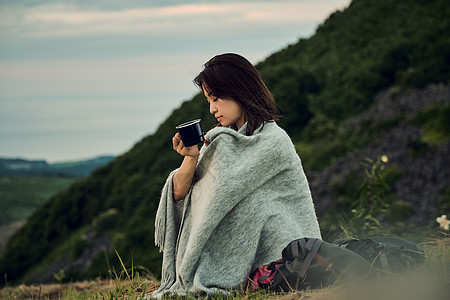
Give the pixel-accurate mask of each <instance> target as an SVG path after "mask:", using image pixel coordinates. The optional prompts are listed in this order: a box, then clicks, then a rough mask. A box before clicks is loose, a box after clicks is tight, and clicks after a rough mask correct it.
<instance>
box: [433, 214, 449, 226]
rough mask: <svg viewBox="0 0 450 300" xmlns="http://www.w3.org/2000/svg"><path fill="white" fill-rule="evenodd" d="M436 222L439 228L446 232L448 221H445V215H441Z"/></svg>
mask: <svg viewBox="0 0 450 300" xmlns="http://www.w3.org/2000/svg"><path fill="white" fill-rule="evenodd" d="M436 222H438V223H439V227H442V228H444V229H445V230H448V227H449V225H450V220H447V215H442V216H440V217H437V218H436Z"/></svg>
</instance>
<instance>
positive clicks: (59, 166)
mask: <svg viewBox="0 0 450 300" xmlns="http://www.w3.org/2000/svg"><path fill="white" fill-rule="evenodd" d="M114 158H115V156H110V155H109V156H99V157H96V158H93V159H87V160H79V161H70V162H61V163H47V161H45V160H27V159H21V158H15V159H10V158H0V175H36V174H45V175H67V176H76V177H81V176H87V175H89V174H90V173H91V172H92V171H94V170H95V169H98V168H99V167H102V166H104V165H106V164H107V163H109V162H111V161H112V160H114Z"/></svg>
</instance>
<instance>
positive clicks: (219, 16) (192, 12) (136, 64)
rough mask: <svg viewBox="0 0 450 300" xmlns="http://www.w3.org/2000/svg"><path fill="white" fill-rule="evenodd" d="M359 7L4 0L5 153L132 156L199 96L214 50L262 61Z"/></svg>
mask: <svg viewBox="0 0 450 300" xmlns="http://www.w3.org/2000/svg"><path fill="white" fill-rule="evenodd" d="M349 3H350V0H297V1H289V0H280V1H275V0H274V1H251V0H245V1H187V0H186V1H170V0H169V1H162V0H161V1H151V0H148V1H144V0H127V1H125V0H123V1H110V0H101V1H92V0H72V1H56V0H47V1H32V0H23V1H20V0H9V1H7V0H0V157H10V158H13V157H14V158H15V157H21V158H27V159H45V160H47V161H49V162H55V161H67V160H76V159H84V158H92V157H95V156H98V155H103V154H113V155H119V154H122V153H123V152H125V151H127V150H128V149H130V148H131V147H132V146H133V144H135V143H136V142H138V141H139V140H140V139H141V138H143V137H144V136H146V135H148V134H151V133H153V132H154V131H155V130H156V128H157V126H158V125H159V124H160V123H161V122H162V121H163V120H164V119H165V118H167V116H168V115H169V114H170V113H171V111H172V110H173V109H174V108H176V107H177V106H179V105H180V104H181V102H183V101H184V100H188V99H190V98H192V96H193V95H195V94H196V93H197V89H196V88H195V86H194V85H193V83H192V79H193V78H194V77H195V76H196V75H197V73H198V72H200V71H201V69H202V64H203V63H205V62H206V61H207V60H208V59H209V58H211V57H212V56H214V55H216V54H219V53H225V52H236V53H240V54H242V55H244V56H245V57H247V58H248V59H249V60H250V61H251V62H252V63H257V62H259V61H261V60H263V59H264V58H265V57H267V56H268V55H270V54H271V53H273V52H275V51H277V50H280V49H282V48H284V47H286V46H287V45H289V44H293V43H295V42H297V41H298V39H299V38H300V37H309V36H311V35H312V34H313V33H314V31H315V29H316V27H317V25H319V24H320V23H322V22H323V21H324V20H325V19H326V18H327V17H328V16H329V15H330V14H331V13H332V12H334V11H336V10H337V9H343V8H345V7H346V6H348V4H349ZM175 125H176V124H174V126H175ZM150 155H151V154H150Z"/></svg>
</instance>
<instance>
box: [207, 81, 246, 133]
mask: <svg viewBox="0 0 450 300" xmlns="http://www.w3.org/2000/svg"><path fill="white" fill-rule="evenodd" d="M203 94H204V95H205V97H206V100H207V101H208V103H209V112H210V113H211V114H213V115H214V117H215V118H216V120H217V122H219V123H220V124H221V125H222V126H224V127H228V126H231V125H233V124H234V125H236V127H237V128H238V129H240V128H241V127H242V125H244V123H245V118H244V112H243V110H242V108H241V106H240V105H239V103H237V102H236V101H234V100H231V99H221V98H217V97H216V96H213V95H210V94H209V92H208V90H207V89H205V87H203Z"/></svg>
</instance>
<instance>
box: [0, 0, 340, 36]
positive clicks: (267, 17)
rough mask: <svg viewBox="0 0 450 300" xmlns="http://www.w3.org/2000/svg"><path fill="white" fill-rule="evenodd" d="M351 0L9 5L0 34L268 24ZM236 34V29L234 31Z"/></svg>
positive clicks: (317, 16) (1, 15) (316, 16)
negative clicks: (108, 7)
mask: <svg viewBox="0 0 450 300" xmlns="http://www.w3.org/2000/svg"><path fill="white" fill-rule="evenodd" d="M347 2H348V1H343V0H316V1H286V0H285V1H273V2H267V1H252V2H246V1H242V2H217V3H204V4H183V5H173V6H169V5H168V6H159V7H141V8H130V9H120V10H101V9H99V8H89V9H86V8H85V7H81V6H77V5H76V4H58V3H51V4H42V5H38V6H34V7H20V6H12V7H9V6H6V7H3V9H2V10H1V12H0V20H2V21H0V22H1V23H0V24H1V27H2V28H3V30H2V32H1V34H2V35H4V34H10V35H11V36H13V35H15V36H21V37H60V36H65V37H67V36H86V35H100V34H114V35H117V34H154V35H164V34H175V33H180V32H185V33H197V32H204V31H205V30H203V29H207V30H209V31H210V30H211V29H214V28H217V29H221V28H227V29H230V28H239V27H240V26H242V25H243V24H246V25H248V24H255V25H256V24H257V25H258V26H261V27H262V28H264V27H269V26H273V25H274V24H283V25H286V24H291V23H296V22H300V21H308V20H309V21H311V20H317V21H319V20H323V19H324V18H325V17H326V16H327V15H328V14H329V13H330V11H329V7H330V6H337V8H338V7H342V6H343V5H344V4H347ZM236 33H238V32H236Z"/></svg>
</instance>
